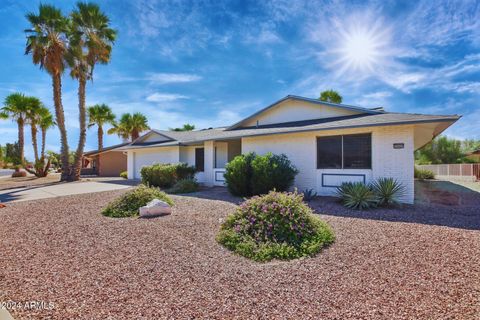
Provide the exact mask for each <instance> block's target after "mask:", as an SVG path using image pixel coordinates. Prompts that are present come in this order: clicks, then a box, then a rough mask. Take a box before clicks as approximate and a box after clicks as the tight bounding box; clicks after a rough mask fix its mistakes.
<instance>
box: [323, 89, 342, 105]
mask: <svg viewBox="0 0 480 320" xmlns="http://www.w3.org/2000/svg"><path fill="white" fill-rule="evenodd" d="M318 99H320V100H322V101H326V102H332V103H342V100H343V98H342V96H341V95H340V94H339V93H338V92H337V91H335V90H331V89H330V90H325V91H322V92H321V93H320V98H318Z"/></svg>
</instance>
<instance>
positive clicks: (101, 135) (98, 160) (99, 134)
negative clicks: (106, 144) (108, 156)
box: [97, 125, 103, 175]
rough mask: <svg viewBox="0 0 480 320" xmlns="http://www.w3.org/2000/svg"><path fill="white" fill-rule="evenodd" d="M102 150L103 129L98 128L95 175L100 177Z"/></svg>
mask: <svg viewBox="0 0 480 320" xmlns="http://www.w3.org/2000/svg"><path fill="white" fill-rule="evenodd" d="M102 150H103V128H102V126H101V125H99V126H98V156H97V174H98V175H100V157H101V156H102V155H101V152H102Z"/></svg>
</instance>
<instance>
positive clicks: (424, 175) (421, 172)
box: [414, 168, 435, 180]
mask: <svg viewBox="0 0 480 320" xmlns="http://www.w3.org/2000/svg"><path fill="white" fill-rule="evenodd" d="M414 175H415V178H417V179H420V180H430V179H435V174H434V173H433V172H432V171H430V170H425V169H417V168H415V171H414Z"/></svg>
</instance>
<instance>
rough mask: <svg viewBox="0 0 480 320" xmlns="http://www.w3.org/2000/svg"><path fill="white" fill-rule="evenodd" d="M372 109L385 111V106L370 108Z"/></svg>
mask: <svg viewBox="0 0 480 320" xmlns="http://www.w3.org/2000/svg"><path fill="white" fill-rule="evenodd" d="M370 110H375V111H385V109H384V108H383V107H375V108H370Z"/></svg>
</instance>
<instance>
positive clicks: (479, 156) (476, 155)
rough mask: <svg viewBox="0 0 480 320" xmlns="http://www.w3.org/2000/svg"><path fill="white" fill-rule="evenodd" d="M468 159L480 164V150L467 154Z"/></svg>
mask: <svg viewBox="0 0 480 320" xmlns="http://www.w3.org/2000/svg"><path fill="white" fill-rule="evenodd" d="M467 158H468V159H470V160H473V161H475V162H480V149H478V150H475V151H473V152H470V153H469V154H467Z"/></svg>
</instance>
